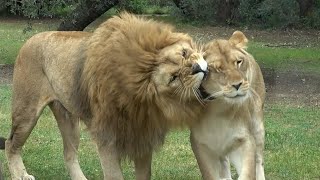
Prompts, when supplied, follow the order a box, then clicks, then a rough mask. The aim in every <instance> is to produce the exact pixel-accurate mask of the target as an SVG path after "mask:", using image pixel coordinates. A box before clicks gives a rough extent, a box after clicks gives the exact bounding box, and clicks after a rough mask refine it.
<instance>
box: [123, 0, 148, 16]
mask: <svg viewBox="0 0 320 180" xmlns="http://www.w3.org/2000/svg"><path fill="white" fill-rule="evenodd" d="M148 5H149V3H148V0H121V1H120V5H119V9H120V10H123V9H125V10H127V11H128V12H132V13H135V14H142V13H143V12H144V11H145V9H146V7H147V6H148Z"/></svg>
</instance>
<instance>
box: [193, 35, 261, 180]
mask: <svg viewBox="0 0 320 180" xmlns="http://www.w3.org/2000/svg"><path fill="white" fill-rule="evenodd" d="M247 42H248V40H247V38H246V37H245V35H244V34H243V33H242V32H240V31H236V32H235V33H234V34H233V35H232V36H231V38H230V39H229V40H214V41H211V42H209V43H208V44H206V45H205V48H204V49H205V53H206V55H205V59H206V61H207V62H208V66H209V71H210V73H209V76H208V78H207V80H206V81H204V82H203V83H202V86H203V88H204V90H205V91H206V92H207V93H208V94H210V95H209V96H208V97H207V101H208V109H207V113H206V115H205V117H204V118H203V119H202V121H201V123H199V124H197V125H195V126H193V127H192V128H191V131H192V133H191V143H192V148H193V151H194V153H195V156H196V158H197V161H198V164H199V167H200V170H201V173H202V176H203V178H204V179H210V180H212V179H215V180H218V179H231V173H230V169H229V162H228V161H229V160H228V157H229V158H230V160H231V162H232V164H233V165H234V166H235V167H236V169H237V172H238V175H239V178H238V179H241V180H254V179H259V180H263V179H265V177H264V170H263V149H264V126H263V103H264V99H265V85H264V81H263V77H262V73H261V70H260V68H259V66H258V64H257V63H256V61H255V60H254V58H253V57H252V56H251V55H250V54H248V53H247V52H246V51H245V47H246V44H247ZM237 88H238V90H237ZM209 99H210V100H209Z"/></svg>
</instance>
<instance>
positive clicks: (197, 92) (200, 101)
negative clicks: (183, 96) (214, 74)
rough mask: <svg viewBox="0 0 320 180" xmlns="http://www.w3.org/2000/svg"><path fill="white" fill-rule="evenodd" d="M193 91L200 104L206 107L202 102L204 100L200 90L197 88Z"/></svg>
mask: <svg viewBox="0 0 320 180" xmlns="http://www.w3.org/2000/svg"><path fill="white" fill-rule="evenodd" d="M192 91H193V94H194V95H195V96H196V98H197V100H198V102H199V103H200V104H201V105H202V106H205V102H204V101H203V100H202V98H201V97H200V95H199V93H200V92H199V89H196V88H192Z"/></svg>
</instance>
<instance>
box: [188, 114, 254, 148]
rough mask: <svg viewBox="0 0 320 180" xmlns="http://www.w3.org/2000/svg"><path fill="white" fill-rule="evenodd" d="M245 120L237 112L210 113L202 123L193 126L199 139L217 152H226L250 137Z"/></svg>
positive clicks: (194, 132) (195, 135)
mask: <svg viewBox="0 0 320 180" xmlns="http://www.w3.org/2000/svg"><path fill="white" fill-rule="evenodd" d="M247 127H248V126H247V124H246V123H245V121H243V120H242V119H241V117H240V116H237V114H231V115H230V114H226V115H224V114H221V113H217V112H216V113H211V114H208V115H207V116H206V117H205V118H204V119H203V121H202V122H201V124H199V125H197V126H195V127H193V128H192V133H193V135H194V137H195V138H196V139H197V141H198V142H199V143H200V144H202V145H204V146H206V147H207V148H208V149H210V150H211V151H213V152H216V153H217V154H226V153H227V151H228V150H230V147H232V146H233V145H234V144H235V143H238V142H239V140H240V141H241V140H243V139H246V138H248V137H249V136H250V135H249V131H248V128H247Z"/></svg>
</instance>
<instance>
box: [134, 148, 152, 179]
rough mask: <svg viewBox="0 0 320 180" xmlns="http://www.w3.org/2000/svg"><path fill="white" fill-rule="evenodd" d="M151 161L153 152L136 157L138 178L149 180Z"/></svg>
mask: <svg viewBox="0 0 320 180" xmlns="http://www.w3.org/2000/svg"><path fill="white" fill-rule="evenodd" d="M151 161H152V153H148V154H145V155H144V156H141V157H136V158H135V159H134V165H135V175H136V179H137V180H149V179H150V178H151Z"/></svg>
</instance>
